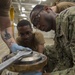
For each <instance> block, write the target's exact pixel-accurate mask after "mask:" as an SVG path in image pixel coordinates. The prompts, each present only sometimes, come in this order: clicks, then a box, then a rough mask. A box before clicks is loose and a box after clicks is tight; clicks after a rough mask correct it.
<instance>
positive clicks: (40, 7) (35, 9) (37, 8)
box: [30, 4, 44, 18]
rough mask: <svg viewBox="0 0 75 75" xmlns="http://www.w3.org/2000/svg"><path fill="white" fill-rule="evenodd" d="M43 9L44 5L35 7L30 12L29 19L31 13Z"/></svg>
mask: <svg viewBox="0 0 75 75" xmlns="http://www.w3.org/2000/svg"><path fill="white" fill-rule="evenodd" d="M43 7H44V5H41V4H38V5H36V6H35V7H34V8H33V9H32V10H31V12H30V18H31V14H32V12H33V11H37V10H41V9H43Z"/></svg>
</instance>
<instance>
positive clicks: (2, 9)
mask: <svg viewBox="0 0 75 75" xmlns="http://www.w3.org/2000/svg"><path fill="white" fill-rule="evenodd" d="M11 2H12V0H0V16H4V17H5V16H9V10H10V6H11Z"/></svg>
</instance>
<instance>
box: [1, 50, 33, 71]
mask: <svg viewBox="0 0 75 75" xmlns="http://www.w3.org/2000/svg"><path fill="white" fill-rule="evenodd" d="M32 53H33V52H32V50H31V51H27V50H22V51H18V53H17V54H16V55H15V56H13V57H11V58H10V59H8V60H6V61H4V62H3V63H1V64H0V72H1V71H2V70H4V69H5V68H7V67H8V66H9V65H11V64H12V63H14V62H15V61H17V60H18V59H19V58H20V57H23V56H24V57H28V56H30V55H32Z"/></svg>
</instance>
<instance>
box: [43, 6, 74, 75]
mask: <svg viewBox="0 0 75 75" xmlns="http://www.w3.org/2000/svg"><path fill="white" fill-rule="evenodd" d="M56 23H57V24H56V25H57V26H56V31H55V33H56V34H55V44H54V46H53V47H50V46H47V47H46V48H45V51H44V54H45V55H47V56H48V64H47V65H49V67H48V70H49V69H50V72H52V71H56V72H52V73H51V74H50V75H74V74H75V73H74V72H75V68H74V67H73V66H74V64H75V6H74V7H70V8H68V9H66V10H64V11H62V12H61V13H60V14H59V15H58V16H57V18H56ZM65 69H66V70H65ZM63 70H64V71H63ZM72 73H73V74H72Z"/></svg>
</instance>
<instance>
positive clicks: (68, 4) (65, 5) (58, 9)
mask: <svg viewBox="0 0 75 75" xmlns="http://www.w3.org/2000/svg"><path fill="white" fill-rule="evenodd" d="M71 6H75V3H73V2H60V3H58V4H57V5H56V12H57V13H60V12H61V11H63V10H65V9H66V8H69V7H71Z"/></svg>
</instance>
